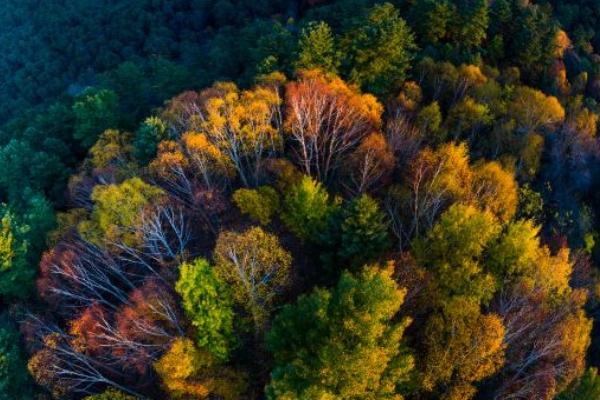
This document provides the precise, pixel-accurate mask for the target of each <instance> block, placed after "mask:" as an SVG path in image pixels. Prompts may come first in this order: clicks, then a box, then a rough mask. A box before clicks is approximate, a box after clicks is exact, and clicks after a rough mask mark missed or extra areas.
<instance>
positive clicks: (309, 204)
mask: <svg viewBox="0 0 600 400" xmlns="http://www.w3.org/2000/svg"><path fill="white" fill-rule="evenodd" d="M336 208H337V205H336V204H335V203H333V202H332V201H331V200H330V198H329V194H328V193H327V191H326V190H325V189H324V188H323V186H322V185H321V184H320V183H319V182H317V181H316V180H314V179H313V178H311V177H310V176H304V177H302V180H301V181H300V182H299V183H297V184H294V185H292V186H291V187H290V188H289V189H288V190H287V192H286V193H285V195H284V200H283V211H282V214H281V219H282V221H283V223H284V224H285V226H286V227H287V228H288V229H289V230H290V231H292V232H293V233H294V234H295V235H296V236H298V237H299V238H300V239H302V240H306V241H310V240H315V239H316V237H317V235H318V234H319V233H320V232H322V231H323V229H324V228H325V226H326V224H327V218H328V216H329V215H330V214H331V213H332V212H333V211H334V210H335V209H336Z"/></svg>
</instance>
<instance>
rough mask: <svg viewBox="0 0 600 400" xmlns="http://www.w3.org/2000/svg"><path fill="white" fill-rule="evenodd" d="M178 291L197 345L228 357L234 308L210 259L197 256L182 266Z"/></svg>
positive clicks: (221, 356) (176, 285) (176, 287)
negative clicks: (193, 330) (194, 329)
mask: <svg viewBox="0 0 600 400" xmlns="http://www.w3.org/2000/svg"><path fill="white" fill-rule="evenodd" d="M175 290H176V291H177V293H179V295H180V296H181V298H182V305H183V309H184V310H185V313H186V315H187V317H188V318H189V320H190V321H191V323H192V325H193V326H194V327H195V328H196V344H197V345H198V346H199V347H201V348H205V349H207V350H208V351H210V352H211V353H212V354H213V355H215V356H216V357H217V358H219V359H226V358H227V357H228V355H229V350H230V348H231V345H232V342H233V316H234V314H233V309H232V302H231V298H230V294H229V292H228V291H227V287H226V286H225V283H224V282H222V281H221V280H220V279H219V278H217V276H216V275H215V273H214V271H213V269H212V267H211V266H210V265H209V263H208V261H206V260H205V259H203V258H198V259H196V260H194V261H193V262H191V263H184V264H182V265H181V266H180V267H179V279H178V280H177V283H176V284H175Z"/></svg>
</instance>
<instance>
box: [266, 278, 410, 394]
mask: <svg viewBox="0 0 600 400" xmlns="http://www.w3.org/2000/svg"><path fill="white" fill-rule="evenodd" d="M390 274H391V271H390V270H380V269H378V268H374V267H368V268H366V269H365V270H364V271H363V272H361V273H360V274H357V275H351V274H350V273H348V272H344V273H343V274H342V276H341V278H340V280H339V282H338V283H337V285H336V286H335V288H333V289H331V290H326V289H315V290H314V291H313V292H312V293H311V294H308V295H303V296H301V297H300V298H299V299H298V301H297V302H296V303H295V304H292V305H286V306H285V307H284V308H283V309H282V311H281V312H280V313H279V314H278V315H277V317H276V318H275V320H274V322H273V326H272V328H271V330H270V331H269V333H268V335H267V346H268V348H269V350H270V351H271V352H272V353H273V356H274V359H275V366H274V368H273V371H272V373H271V382H270V383H269V384H268V386H267V389H266V392H267V398H268V399H307V400H308V399H340V400H344V399H384V398H396V399H401V398H402V396H401V393H402V385H403V384H404V383H406V382H407V381H408V380H409V379H410V373H411V370H412V368H413V357H412V355H411V354H410V352H409V351H408V349H407V347H406V345H405V343H404V341H403V339H402V336H403V333H404V330H405V329H406V327H407V326H408V325H409V324H410V319H409V318H403V319H400V320H398V319H395V318H394V317H395V316H396V314H397V313H398V311H399V309H400V306H401V305H402V303H403V300H404V296H405V293H406V291H405V290H404V289H399V288H398V287H397V286H396V283H395V282H394V281H393V279H392V278H391V276H390Z"/></svg>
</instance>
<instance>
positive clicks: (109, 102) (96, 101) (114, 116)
mask: <svg viewBox="0 0 600 400" xmlns="http://www.w3.org/2000/svg"><path fill="white" fill-rule="evenodd" d="M117 108H118V99H117V95H116V94H115V93H114V92H113V91H111V90H106V89H95V88H89V89H87V90H86V91H84V92H83V94H82V95H81V96H79V97H78V98H77V99H76V100H75V102H74V103H73V113H74V115H75V128H74V131H73V137H74V138H75V139H77V140H78V141H79V142H80V143H81V145H82V146H83V147H85V148H89V147H91V146H92V145H93V144H94V142H95V141H96V139H97V138H98V135H100V133H102V132H104V131H105V130H106V129H109V128H117V124H118V109H117Z"/></svg>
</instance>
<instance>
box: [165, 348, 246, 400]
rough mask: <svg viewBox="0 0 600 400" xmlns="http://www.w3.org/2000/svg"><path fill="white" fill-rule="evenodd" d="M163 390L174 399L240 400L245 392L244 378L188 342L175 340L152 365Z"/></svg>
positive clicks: (208, 353)
mask: <svg viewBox="0 0 600 400" xmlns="http://www.w3.org/2000/svg"><path fill="white" fill-rule="evenodd" d="M154 369H155V370H156V372H157V373H158V376H160V378H161V380H162V383H163V386H164V388H165V389H166V391H167V392H168V393H169V395H170V396H171V397H172V398H173V399H190V398H193V399H206V398H208V397H209V396H211V395H215V396H219V398H221V399H224V400H236V399H239V398H240V396H241V394H242V393H243V391H244V389H245V382H244V378H243V375H242V374H240V373H236V372H234V371H232V370H230V369H228V368H226V367H224V366H222V365H221V364H220V363H219V361H218V360H217V359H216V358H215V357H214V356H213V355H212V354H211V353H210V352H208V351H206V350H204V349H198V348H196V347H195V346H194V343H193V342H192V341H191V340H190V339H188V338H183V337H181V338H177V339H175V340H174V341H173V343H172V344H171V347H170V348H169V350H168V351H167V352H166V353H165V354H164V355H163V356H162V357H161V358H160V359H159V360H158V361H156V362H155V363H154Z"/></svg>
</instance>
